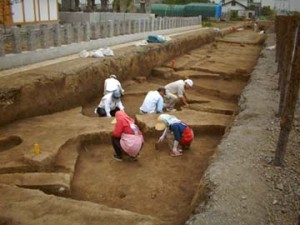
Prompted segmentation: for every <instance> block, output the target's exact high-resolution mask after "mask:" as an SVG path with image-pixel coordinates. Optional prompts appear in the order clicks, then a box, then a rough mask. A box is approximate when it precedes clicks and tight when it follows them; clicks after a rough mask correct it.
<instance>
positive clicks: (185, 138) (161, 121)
mask: <svg viewBox="0 0 300 225" xmlns="http://www.w3.org/2000/svg"><path fill="white" fill-rule="evenodd" d="M155 129H156V130H164V132H163V134H162V135H161V137H160V138H159V140H158V143H160V142H162V141H163V140H164V139H167V142H168V144H169V147H170V148H171V152H170V156H180V155H182V150H187V149H189V148H190V145H191V143H192V141H193V140H194V133H193V130H192V129H191V128H190V127H189V126H188V125H187V124H185V123H184V122H182V121H180V120H179V119H177V118H176V117H175V116H172V115H169V114H161V115H160V116H159V117H158V122H157V123H156V125H155ZM168 132H172V133H173V137H168V135H167V134H168Z"/></svg>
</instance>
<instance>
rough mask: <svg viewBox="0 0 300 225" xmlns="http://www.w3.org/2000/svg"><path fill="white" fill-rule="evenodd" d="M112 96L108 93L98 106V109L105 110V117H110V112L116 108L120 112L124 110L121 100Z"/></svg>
mask: <svg viewBox="0 0 300 225" xmlns="http://www.w3.org/2000/svg"><path fill="white" fill-rule="evenodd" d="M112 95H113V93H108V94H106V95H104V96H103V97H102V99H101V101H100V103H99V105H98V107H99V108H104V109H105V112H106V116H107V117H111V115H110V111H111V110H114V109H116V108H117V107H118V108H119V109H120V110H124V106H123V104H122V102H121V99H120V98H118V99H116V98H114V97H113V96H112Z"/></svg>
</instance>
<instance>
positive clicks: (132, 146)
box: [111, 111, 144, 161]
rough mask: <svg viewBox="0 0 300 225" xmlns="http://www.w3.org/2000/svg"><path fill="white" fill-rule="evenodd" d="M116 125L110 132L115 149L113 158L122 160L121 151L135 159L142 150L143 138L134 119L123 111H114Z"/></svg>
mask: <svg viewBox="0 0 300 225" xmlns="http://www.w3.org/2000/svg"><path fill="white" fill-rule="evenodd" d="M115 117H116V125H115V129H114V131H113V132H112V137H111V141H112V145H113V148H114V150H115V154H114V155H113V157H114V159H116V160H118V161H122V159H123V153H125V154H127V155H129V156H130V157H131V158H132V159H136V158H137V156H138V155H139V153H140V151H141V150H142V147H143V143H144V138H143V135H142V132H141V131H140V129H139V128H138V126H137V125H136V124H135V123H134V119H132V118H130V117H129V116H128V115H127V114H126V113H125V112H124V111H117V112H116V115H115Z"/></svg>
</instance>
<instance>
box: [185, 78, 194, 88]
mask: <svg viewBox="0 0 300 225" xmlns="http://www.w3.org/2000/svg"><path fill="white" fill-rule="evenodd" d="M184 82H185V83H186V84H187V85H189V86H190V87H193V84H194V82H193V81H192V80H191V79H186V80H185V81H184Z"/></svg>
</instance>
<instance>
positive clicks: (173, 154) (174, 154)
mask: <svg viewBox="0 0 300 225" xmlns="http://www.w3.org/2000/svg"><path fill="white" fill-rule="evenodd" d="M169 155H170V156H173V157H176V156H181V155H182V152H173V151H172V152H169Z"/></svg>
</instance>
